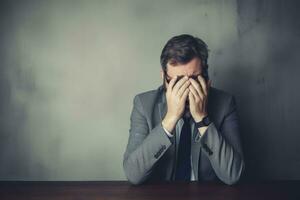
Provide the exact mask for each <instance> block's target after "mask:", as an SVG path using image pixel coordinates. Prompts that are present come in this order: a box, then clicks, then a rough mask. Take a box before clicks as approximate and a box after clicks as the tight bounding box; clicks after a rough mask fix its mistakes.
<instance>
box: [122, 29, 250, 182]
mask: <svg viewBox="0 0 300 200" xmlns="http://www.w3.org/2000/svg"><path fill="white" fill-rule="evenodd" d="M207 59H208V48H207V45H206V44H205V42H204V41H202V40H201V39H199V38H197V37H194V36H191V35H188V34H183V35H178V36H175V37H173V38H171V39H170V40H169V41H168V42H167V43H166V45H165V46H164V48H163V50H162V53H161V57H160V63H161V67H162V69H161V77H162V80H163V84H162V85H161V86H159V87H158V88H157V89H155V90H151V91H146V92H143V93H140V94H137V95H136V96H135V97H134V100H133V109H132V112H131V116H130V129H129V138H128V144H127V147H126V150H125V153H124V156H123V168H124V172H125V175H126V177H127V178H128V180H129V181H130V182H131V183H132V184H135V185H137V184H141V183H143V182H146V181H159V180H161V181H221V182H223V183H226V184H228V185H232V184H235V183H237V182H238V180H239V179H240V177H241V175H242V173H243V171H244V168H245V164H244V155H243V151H242V146H241V141H240V132H239V125H238V115H237V108H236V102H235V97H234V96H233V95H231V94H229V93H227V92H225V91H222V90H220V89H217V88H214V87H212V86H211V83H212V82H211V80H210V79H209V76H208V64H207Z"/></svg>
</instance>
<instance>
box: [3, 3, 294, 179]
mask: <svg viewBox="0 0 300 200" xmlns="http://www.w3.org/2000/svg"><path fill="white" fill-rule="evenodd" d="M1 2H2V3H1V6H0V30H1V31H0V44H1V45H0V97H1V98H0V123H1V124H0V125H1V126H0V179H1V180H124V179H125V176H124V173H123V169H122V156H123V152H124V150H125V146H126V144H127V139H128V134H129V122H130V121H129V117H130V112H131V109H132V101H133V97H134V95H135V94H137V93H139V92H143V91H146V90H151V89H156V88H157V87H158V86H159V85H160V84H161V79H160V74H159V70H160V64H159V56H160V53H161V49H162V47H163V45H164V44H165V42H166V41H167V40H168V39H169V38H171V37H172V36H174V35H177V34H182V33H189V34H192V35H195V36H198V37H200V38H202V39H203V40H205V41H206V42H207V44H208V46H209V48H210V50H211V51H210V57H209V66H210V67H209V73H210V77H211V79H212V81H213V86H215V87H217V88H220V89H223V90H226V91H228V92H231V93H233V94H234V95H235V96H236V98H237V103H238V109H239V115H240V122H241V130H242V140H243V141H242V142H243V146H244V152H245V156H246V168H247V171H246V175H247V176H246V177H248V178H262V179H299V178H300V172H299V170H298V169H299V168H300V156H299V154H298V153H299V152H300V145H299V144H298V143H299V141H300V136H299V135H300V134H299V133H300V132H299V128H298V126H299V117H298V116H299V100H300V94H299V92H298V90H299V88H300V87H299V75H300V74H299V72H300V69H299V64H298V57H299V34H300V32H299V31H300V29H299V28H300V27H299V20H298V19H299V14H298V13H297V7H299V3H297V1H283V0H282V1H271V0H269V1H239V0H228V1H219V0H214V1H212V0H209V1H208V0H207V1H192V0H190V1H167V0H164V1H160V0H156V1H138V0H136V1H124V0H123V1H121V0H119V1H92V0H90V1H83V0H82V1H71V0H70V1H58V0H57V1H7V2H6V3H5V2H3V1H1Z"/></svg>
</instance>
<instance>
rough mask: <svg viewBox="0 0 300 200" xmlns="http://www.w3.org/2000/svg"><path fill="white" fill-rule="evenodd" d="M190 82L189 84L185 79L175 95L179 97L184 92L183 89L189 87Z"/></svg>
mask: <svg viewBox="0 0 300 200" xmlns="http://www.w3.org/2000/svg"><path fill="white" fill-rule="evenodd" d="M190 84H191V82H190V81H186V82H185V83H184V84H183V86H182V87H181V88H180V89H179V90H178V92H177V95H178V96H179V97H181V96H182V94H183V93H184V91H185V90H186V89H187V88H188V87H189V85H190Z"/></svg>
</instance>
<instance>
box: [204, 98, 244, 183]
mask: <svg viewBox="0 0 300 200" xmlns="http://www.w3.org/2000/svg"><path fill="white" fill-rule="evenodd" d="M199 135H200V134H199ZM199 138H200V139H199V141H200V143H201V148H203V150H204V151H202V152H204V153H205V154H206V156H208V158H209V160H210V162H211V165H212V167H213V169H214V171H215V173H216V175H217V176H218V177H219V179H220V180H221V181H223V182H224V183H226V184H228V185H232V184H235V183H237V182H238V181H239V179H240V177H241V175H242V173H243V171H244V168H245V163H244V155H243V151H242V146H241V141H240V133H239V125H238V115H237V109H236V102H235V98H234V97H233V96H232V97H231V98H230V101H229V106H228V109H227V111H226V114H225V118H224V121H223V123H222V124H221V126H220V130H218V129H217V128H216V126H215V124H214V123H213V122H212V123H210V124H209V126H208V128H207V129H206V131H205V133H204V135H203V136H202V137H199Z"/></svg>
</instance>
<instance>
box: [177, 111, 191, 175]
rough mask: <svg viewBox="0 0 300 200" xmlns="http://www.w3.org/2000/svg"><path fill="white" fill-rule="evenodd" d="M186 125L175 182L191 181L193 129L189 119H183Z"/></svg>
mask: <svg viewBox="0 0 300 200" xmlns="http://www.w3.org/2000/svg"><path fill="white" fill-rule="evenodd" d="M183 120H184V124H183V127H182V130H181V133H180V141H179V147H178V158H177V169H176V175H175V180H185V181H190V180H191V157H190V156H191V127H190V123H189V118H185V117H183Z"/></svg>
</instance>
